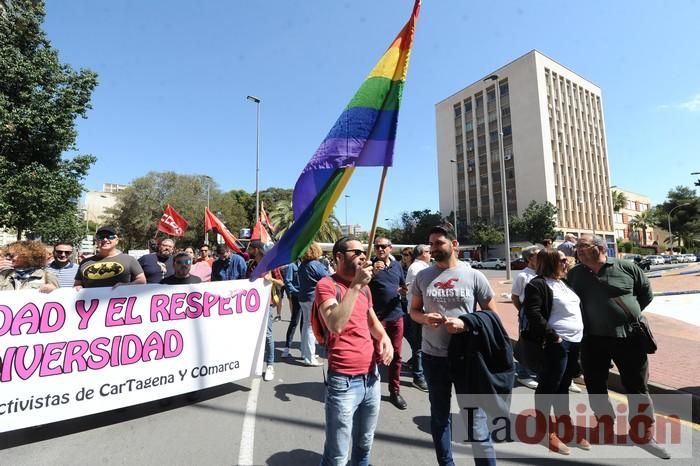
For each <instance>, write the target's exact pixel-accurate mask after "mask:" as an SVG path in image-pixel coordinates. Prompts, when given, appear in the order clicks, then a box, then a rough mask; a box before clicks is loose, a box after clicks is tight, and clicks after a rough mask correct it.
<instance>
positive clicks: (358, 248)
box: [316, 237, 394, 465]
mask: <svg viewBox="0 0 700 466" xmlns="http://www.w3.org/2000/svg"><path fill="white" fill-rule="evenodd" d="M333 257H334V258H335V262H336V264H337V268H336V273H335V274H334V275H332V276H330V277H324V278H322V279H321V280H320V281H319V282H318V285H317V286H316V305H317V306H318V309H319V311H320V315H321V318H322V319H323V322H324V324H325V325H326V327H327V328H328V330H329V334H328V337H327V343H328V380H327V383H326V442H325V445H324V447H323V460H322V461H321V464H322V465H331V464H332V465H336V464H347V462H348V453H349V451H350V441H351V440H352V456H351V458H350V464H368V462H369V453H370V450H371V448H372V441H373V439H374V429H375V427H376V426H377V417H378V416H379V400H380V384H379V371H378V370H377V366H376V360H375V351H374V342H373V341H372V339H373V338H374V339H375V340H377V341H378V345H377V346H378V350H377V351H378V353H379V354H378V358H379V360H381V362H382V363H384V364H385V365H388V364H389V363H390V362H391V360H392V359H393V357H394V350H393V346H392V344H391V340H390V339H389V337H388V336H387V334H386V332H385V331H384V327H383V326H382V324H381V322H379V319H377V316H376V314H375V313H374V309H372V295H371V293H370V292H369V289H368V287H367V284H368V283H369V282H370V280H371V279H372V264H370V263H368V262H367V261H366V260H367V256H366V255H365V251H364V249H363V248H362V243H360V241H358V240H356V239H354V238H348V237H344V238H341V239H339V240H338V241H337V242H336V243H335V244H334V245H333ZM338 296H340V302H338V299H337V298H338ZM353 418H355V423H356V425H355V426H353Z"/></svg>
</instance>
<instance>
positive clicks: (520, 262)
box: [510, 257, 527, 270]
mask: <svg viewBox="0 0 700 466" xmlns="http://www.w3.org/2000/svg"><path fill="white" fill-rule="evenodd" d="M525 267H527V261H526V260H525V259H523V258H522V257H518V258H517V259H515V260H514V261H511V263H510V269H511V270H523V269H524V268H525Z"/></svg>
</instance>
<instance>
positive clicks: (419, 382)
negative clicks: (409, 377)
mask: <svg viewBox="0 0 700 466" xmlns="http://www.w3.org/2000/svg"><path fill="white" fill-rule="evenodd" d="M413 386H414V387H416V388H417V389H418V390H420V391H422V392H427V391H428V383H427V382H426V381H425V379H423V378H417V377H415V378H414V379H413Z"/></svg>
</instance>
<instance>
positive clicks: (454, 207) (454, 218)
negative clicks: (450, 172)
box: [450, 159, 459, 240]
mask: <svg viewBox="0 0 700 466" xmlns="http://www.w3.org/2000/svg"><path fill="white" fill-rule="evenodd" d="M450 162H451V163H454V164H455V176H451V177H450V178H452V222H453V223H454V229H455V238H457V239H458V240H459V237H458V236H457V191H456V190H455V178H457V161H456V160H453V159H450Z"/></svg>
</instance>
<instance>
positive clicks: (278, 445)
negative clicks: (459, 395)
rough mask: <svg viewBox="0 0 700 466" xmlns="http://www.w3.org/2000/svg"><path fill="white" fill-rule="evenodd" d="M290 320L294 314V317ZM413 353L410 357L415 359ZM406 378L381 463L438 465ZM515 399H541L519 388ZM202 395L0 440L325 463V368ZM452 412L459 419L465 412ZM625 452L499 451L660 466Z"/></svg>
mask: <svg viewBox="0 0 700 466" xmlns="http://www.w3.org/2000/svg"><path fill="white" fill-rule="evenodd" d="M285 315H288V314H287V313H286V311H285ZM285 329H286V322H285V321H282V322H280V323H276V324H275V326H274V333H275V336H276V340H277V341H281V340H282V337H283V334H284V331H285ZM278 346H279V344H278ZM405 346H407V345H405ZM278 350H279V347H278ZM404 354H405V355H407V354H406V351H404ZM293 355H294V356H296V357H297V358H298V357H299V351H298V349H295V350H293ZM403 380H404V383H405V385H406V386H405V387H404V388H403V389H402V394H403V395H404V396H405V398H406V400H407V401H408V404H409V409H408V410H406V411H399V410H397V409H396V408H394V407H393V406H392V405H391V404H390V403H389V402H388V401H386V398H387V397H386V395H387V394H388V392H387V388H386V384H383V387H382V389H383V395H384V399H385V401H384V402H383V403H382V406H381V414H380V421H379V425H378V429H377V433H376V439H375V444H374V448H373V451H372V464H374V465H429V464H435V460H434V454H433V447H432V442H431V439H430V436H429V434H428V421H429V418H428V402H427V394H426V393H423V392H420V391H419V390H417V389H415V388H412V387H409V386H408V383H409V382H410V380H411V379H410V378H409V377H404V379H403ZM256 387H259V393H258V397H257V408H256V410H255V416H254V417H252V416H250V417H249V418H248V422H247V426H248V427H252V429H251V430H250V432H251V433H252V434H253V435H243V439H242V431H243V424H244V418H245V413H246V408H247V407H248V408H250V407H251V406H252V403H251V400H253V399H254V398H253V397H252V395H253V394H254V393H256ZM515 393H517V394H531V393H532V392H531V391H529V390H528V389H526V388H523V387H517V388H516V389H515ZM198 395H199V399H198V400H189V399H188V398H187V397H186V396H184V395H183V396H179V397H176V398H174V399H173V400H171V401H170V402H169V404H165V403H163V402H153V403H147V404H144V405H139V406H134V407H130V408H127V409H125V410H122V411H117V412H110V413H106V414H101V415H95V416H89V417H86V418H81V419H77V420H73V421H66V422H63V423H57V424H54V425H49V426H44V427H40V428H33V429H24V430H23V431H19V432H14V433H9V434H0V448H2V449H0V465H3V466H4V465H13V466H15V465H17V466H20V465H49V464H50V465H71V466H74V465H96V464H110V465H162V464H167V465H235V464H239V459H241V455H243V459H245V456H246V455H245V452H246V451H248V448H250V451H251V452H252V461H250V462H249V463H248V464H251V463H252V464H267V465H280V466H281V465H285V466H287V465H306V464H311V465H313V464H318V462H319V460H320V454H319V453H320V451H321V449H322V446H323V438H324V422H323V402H322V400H323V375H322V370H321V368H307V367H303V366H302V365H301V364H300V363H299V359H291V360H289V361H287V362H278V363H277V364H276V379H275V380H274V381H272V382H262V381H260V379H247V380H244V381H241V382H240V383H239V384H227V385H223V386H219V387H214V388H212V389H209V390H204V391H202V392H199V393H198ZM453 412H457V406H456V404H455V405H454V406H453ZM251 420H254V426H251V422H250V421H251ZM692 437H693V440H694V442H693V445H694V446H693V449H692V452H693V458H695V459H693V458H686V459H674V460H672V461H669V462H664V464H673V465H697V464H699V461H700V432H699V431H698V430H692ZM251 442H252V445H251ZM625 448H628V447H600V450H598V451H597V452H588V453H586V452H582V451H576V450H575V451H574V452H573V454H572V456H571V457H568V458H564V457H562V456H560V455H556V454H552V453H549V452H547V451H546V449H545V448H544V447H542V446H540V445H531V446H528V445H524V444H520V443H513V444H509V445H506V446H505V447H504V448H500V447H499V452H502V453H501V454H502V457H503V459H501V460H499V464H505V465H530V464H598V465H615V466H619V465H649V466H651V465H655V464H657V463H658V461H659V460H657V459H656V458H653V457H652V456H650V455H648V454H647V453H645V452H640V455H639V456H641V458H640V459H633V460H621V459H615V458H614V457H615V456H617V454H616V452H617V453H619V452H621V451H623V450H622V449H625ZM629 448H632V447H629ZM460 451H461V452H462V453H460V454H461V455H462V456H461V457H460V458H459V459H458V462H457V464H473V463H472V460H471V459H467V458H468V453H469V451H470V450H469V447H460ZM512 456H516V457H512ZM600 456H607V458H600ZM508 457H510V458H508Z"/></svg>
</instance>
